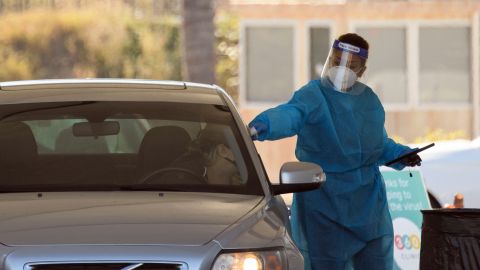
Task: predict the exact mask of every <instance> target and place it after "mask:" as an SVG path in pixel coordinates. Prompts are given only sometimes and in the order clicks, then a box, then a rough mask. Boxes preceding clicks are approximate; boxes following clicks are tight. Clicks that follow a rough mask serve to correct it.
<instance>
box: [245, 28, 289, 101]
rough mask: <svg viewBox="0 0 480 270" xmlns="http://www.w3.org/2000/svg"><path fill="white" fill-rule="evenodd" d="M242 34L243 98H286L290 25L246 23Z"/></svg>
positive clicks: (249, 99)
mask: <svg viewBox="0 0 480 270" xmlns="http://www.w3.org/2000/svg"><path fill="white" fill-rule="evenodd" d="M244 34H245V36H244V40H245V43H244V48H243V49H244V59H245V64H244V72H245V81H244V85H245V89H244V91H245V93H244V95H245V97H244V99H246V101H247V102H260V103H261V102H283V101H286V100H288V99H289V98H290V97H291V95H292V91H293V90H294V68H295V67H294V27H293V26H290V25H278V24H277V25H275V24H273V23H272V25H271V26H270V25H253V24H249V25H246V26H245V28H244Z"/></svg>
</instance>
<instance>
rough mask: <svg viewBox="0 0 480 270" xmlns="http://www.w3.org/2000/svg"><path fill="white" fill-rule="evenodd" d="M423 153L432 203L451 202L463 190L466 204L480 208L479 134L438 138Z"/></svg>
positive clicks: (421, 170)
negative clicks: (449, 138) (454, 137)
mask: <svg viewBox="0 0 480 270" xmlns="http://www.w3.org/2000/svg"><path fill="white" fill-rule="evenodd" d="M419 146H420V145H419ZM420 156H421V157H422V159H423V161H422V166H420V167H419V170H420V172H421V173H422V176H423V179H424V181H425V186H426V188H427V190H428V192H429V196H430V201H431V203H432V207H441V206H445V205H446V204H452V203H453V200H454V196H455V194H456V193H461V194H462V195H463V196H464V204H465V207H466V208H480V196H479V194H480V138H479V139H476V140H474V141H466V140H455V141H443V142H436V143H435V146H434V147H433V148H430V149H428V150H426V151H424V152H422V153H421V154H420Z"/></svg>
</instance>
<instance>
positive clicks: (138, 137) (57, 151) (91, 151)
mask: <svg viewBox="0 0 480 270" xmlns="http://www.w3.org/2000/svg"><path fill="white" fill-rule="evenodd" d="M0 119H1V122H0V149H1V150H0V151H1V152H2V154H1V157H0V183H1V187H0V192H46V191H115V190H155V191H157V190H158V191H167V190H174V191H188V192H197V191H198V192H220V193H238V194H252V195H261V194H263V192H262V188H261V186H260V183H259V180H258V178H257V176H256V174H255V173H254V170H253V168H252V164H251V160H250V159H249V156H248V154H247V151H246V149H245V145H244V142H243V141H242V137H241V136H240V134H239V131H238V127H237V126H236V124H235V121H234V119H233V117H232V114H231V112H230V111H229V109H228V107H226V106H220V105H211V104H193V103H178V102H113V101H108V102H106V101H99V102H97V101H91V102H55V103H28V104H7V105H1V106H0Z"/></svg>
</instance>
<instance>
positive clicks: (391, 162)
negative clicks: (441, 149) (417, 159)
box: [385, 143, 435, 166]
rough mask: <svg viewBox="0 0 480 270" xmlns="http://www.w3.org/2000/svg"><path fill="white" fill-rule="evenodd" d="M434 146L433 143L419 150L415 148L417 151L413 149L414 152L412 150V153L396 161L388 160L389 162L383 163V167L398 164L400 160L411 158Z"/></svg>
mask: <svg viewBox="0 0 480 270" xmlns="http://www.w3.org/2000/svg"><path fill="white" fill-rule="evenodd" d="M434 145H435V143H431V144H429V145H427V146H424V147H421V148H417V149H415V150H412V151H410V152H408V153H406V154H403V155H401V156H399V157H397V158H396V159H392V160H390V161H389V162H387V163H385V166H390V165H392V164H393V163H397V162H399V161H400V160H402V159H404V158H407V157H409V156H413V155H415V154H417V153H420V152H422V151H423V150H425V149H428V148H430V147H432V146H434Z"/></svg>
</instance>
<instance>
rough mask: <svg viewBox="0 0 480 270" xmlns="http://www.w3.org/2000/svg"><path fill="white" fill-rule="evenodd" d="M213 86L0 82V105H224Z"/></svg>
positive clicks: (152, 82) (153, 82) (104, 81)
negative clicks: (131, 103) (111, 103)
mask: <svg viewBox="0 0 480 270" xmlns="http://www.w3.org/2000/svg"><path fill="white" fill-rule="evenodd" d="M224 94H225V93H224V91H223V90H221V89H220V88H219V87H217V86H215V85H208V84H199V83H191V82H180V81H160V80H140V79H61V80H28V81H12V82H0V104H15V103H35V102H62V101H91V100H95V101H167V102H185V103H205V104H219V105H223V104H224V101H223V99H222V95H224Z"/></svg>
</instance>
